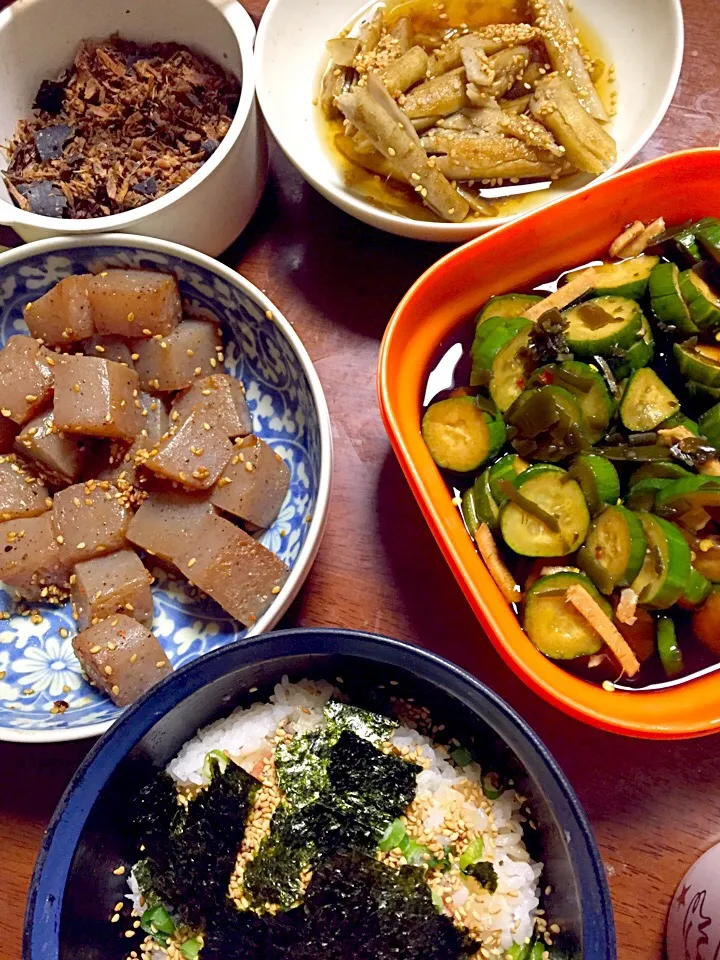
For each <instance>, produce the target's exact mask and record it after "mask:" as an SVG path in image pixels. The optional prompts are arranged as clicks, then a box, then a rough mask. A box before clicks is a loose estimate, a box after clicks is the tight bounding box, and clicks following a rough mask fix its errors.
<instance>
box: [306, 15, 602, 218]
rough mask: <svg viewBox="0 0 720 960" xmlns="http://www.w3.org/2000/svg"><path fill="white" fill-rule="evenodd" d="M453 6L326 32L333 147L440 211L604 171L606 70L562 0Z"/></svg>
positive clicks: (461, 213) (476, 209)
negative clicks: (460, 17) (601, 86)
mask: <svg viewBox="0 0 720 960" xmlns="http://www.w3.org/2000/svg"><path fill="white" fill-rule="evenodd" d="M452 7H453V4H452V3H451V2H450V0H449V2H448V5H447V8H446V4H445V3H442V2H439V0H433V2H428V0H412V2H408V3H400V4H397V3H396V4H394V5H393V4H388V5H386V4H381V5H379V6H378V7H377V8H376V9H375V10H374V11H373V12H371V13H370V14H368V16H367V17H364V18H363V19H362V20H361V21H360V22H359V23H357V24H355V25H353V26H352V27H351V28H349V29H348V30H347V31H345V32H344V33H342V34H341V35H340V36H338V37H335V38H334V39H332V40H330V41H329V43H328V45H327V46H328V51H329V54H330V64H329V66H328V68H327V70H326V72H325V74H324V76H323V79H322V89H321V93H320V104H321V108H322V111H323V113H324V116H325V118H326V119H327V120H328V121H331V122H332V123H334V125H335V126H334V128H333V130H334V134H335V135H334V141H333V142H334V146H335V148H336V150H337V151H338V152H339V153H340V154H341V155H342V156H343V157H344V158H345V159H346V160H349V161H350V162H351V163H352V164H354V165H355V166H356V167H357V168H361V169H363V170H366V171H369V172H370V173H371V174H373V175H375V176H376V177H377V178H378V179H379V180H380V181H384V182H385V183H386V184H387V185H388V188H389V189H390V188H391V187H392V186H393V185H396V184H401V185H403V186H404V188H405V190H406V191H407V189H408V188H410V190H411V191H414V194H415V199H416V203H417V201H419V200H421V201H422V203H423V204H424V205H425V207H426V208H428V209H429V210H430V211H432V213H434V214H435V215H436V216H437V217H439V218H440V219H441V220H445V221H448V222H451V223H461V222H462V221H464V220H466V219H467V218H468V217H471V216H475V217H486V216H494V215H496V214H497V213H498V212H499V209H498V206H497V204H495V203H493V202H491V200H490V199H488V196H492V195H493V194H496V193H497V189H496V188H498V187H503V186H506V187H510V188H511V192H515V191H516V190H517V187H516V186H515V185H518V184H522V183H526V184H527V183H536V184H537V183H542V182H543V181H555V180H558V179H560V178H561V177H566V176H569V175H570V174H575V173H578V172H584V173H590V174H600V173H602V172H603V171H605V170H607V169H608V167H609V166H611V164H612V163H613V162H614V161H615V158H616V145H615V141H614V140H613V138H612V137H611V136H610V134H609V133H608V132H607V129H606V124H607V121H608V119H609V113H608V108H607V107H606V106H605V105H604V104H603V101H602V99H601V97H600V95H599V93H598V90H597V88H596V83H597V82H598V81H599V79H600V77H601V76H602V75H603V73H604V71H605V70H606V68H605V65H604V64H603V63H602V62H601V61H600V60H599V59H598V58H596V57H593V56H592V55H591V54H590V53H589V52H588V50H587V49H585V48H584V46H583V44H582V43H581V41H580V39H579V37H578V33H577V30H576V27H575V25H574V23H573V21H572V19H571V14H570V13H569V11H568V9H567V7H566V6H565V3H564V2H563V0H527V2H524V0H523V2H518V3H515V4H509V3H506V4H502V3H501V4H497V3H488V2H480V3H477V4H475V5H473V6H472V8H470V7H468V9H467V10H465V8H463V14H464V15H465V16H466V19H467V22H464V21H463V22H457V23H455V22H454V21H455V19H456V18H455V17H451V15H450V14H449V13H448V12H447V9H450V8H452ZM493 13H494V14H495V16H502V17H504V18H505V20H506V21H507V22H493V20H489V19H488V17H489V16H492V14H493ZM476 23H477V26H476V25H475V24H476ZM513 187H515V191H513V190H512V188H513ZM488 188H490V189H488ZM500 192H501V193H502V191H500ZM410 195H411V196H412V193H411V194H410ZM395 205H396V206H397V204H395Z"/></svg>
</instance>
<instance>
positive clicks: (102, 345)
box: [82, 337, 133, 367]
mask: <svg viewBox="0 0 720 960" xmlns="http://www.w3.org/2000/svg"><path fill="white" fill-rule="evenodd" d="M82 351H83V353H84V354H85V356H87V357H101V358H102V359H103V360H112V361H113V363H124V364H125V366H126V367H132V365H133V362H132V356H131V350H130V346H129V344H128V343H127V341H126V340H123V339H122V337H90V339H89V340H86V341H85V342H84V343H83V345H82Z"/></svg>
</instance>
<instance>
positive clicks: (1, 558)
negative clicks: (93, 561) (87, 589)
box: [0, 511, 70, 600]
mask: <svg viewBox="0 0 720 960" xmlns="http://www.w3.org/2000/svg"><path fill="white" fill-rule="evenodd" d="M69 575H70V567H69V566H68V564H67V563H65V562H64V561H63V559H62V557H61V556H60V546H59V544H58V542H57V540H56V538H55V530H54V528H53V524H52V513H51V512H50V511H48V512H47V513H43V514H41V515H40V516H39V517H23V519H21V520H8V522H7V523H2V524H0V580H2V581H3V583H6V584H8V585H9V586H11V587H14V588H15V589H16V590H17V591H18V593H19V594H20V595H21V596H22V597H24V598H25V599H27V600H40V599H44V598H46V597H51V596H53V595H57V588H61V589H66V588H67V587H68V585H69ZM53 588H55V589H53Z"/></svg>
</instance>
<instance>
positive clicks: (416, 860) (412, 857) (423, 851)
mask: <svg viewBox="0 0 720 960" xmlns="http://www.w3.org/2000/svg"><path fill="white" fill-rule="evenodd" d="M399 847H400V852H401V853H402V855H403V856H404V857H405V859H406V860H407V862H408V863H410V864H412V866H414V867H421V866H423V865H424V864H429V862H430V861H431V860H433V859H434V857H433V855H432V853H431V852H430V851H429V850H428V848H427V847H424V846H423V845H422V844H421V843H418V842H417V841H416V840H413V839H412V837H408V836H407V834H406V835H405V837H404V838H403V840H401V841H400V844H399Z"/></svg>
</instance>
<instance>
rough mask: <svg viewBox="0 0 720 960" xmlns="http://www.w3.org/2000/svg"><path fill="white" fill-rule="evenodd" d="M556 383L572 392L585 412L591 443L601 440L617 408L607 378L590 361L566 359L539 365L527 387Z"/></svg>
mask: <svg viewBox="0 0 720 960" xmlns="http://www.w3.org/2000/svg"><path fill="white" fill-rule="evenodd" d="M543 386H557V387H562V388H563V389H564V390H567V391H568V393H571V394H572V395H573V397H575V400H576V401H577V402H578V404H579V406H580V409H581V410H582V412H583V413H584V415H585V421H586V423H587V427H588V439H589V440H590V443H597V442H598V441H599V440H601V439H602V438H603V437H604V436H605V433H606V432H607V428H608V426H609V424H610V420H611V419H612V416H613V414H614V412H615V402H614V400H613V398H612V397H611V396H610V391H609V390H608V388H607V384H606V382H605V378H604V377H603V376H602V374H600V373H599V372H598V371H597V370H596V369H595V368H594V367H591V366H590V364H588V363H580V362H579V361H577V360H565V361H564V362H563V363H551V364H548V365H547V366H544V367H539V368H538V369H537V370H536V371H535V372H534V373H533V375H532V376H531V377H530V379H529V380H528V387H529V388H530V387H543Z"/></svg>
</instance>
